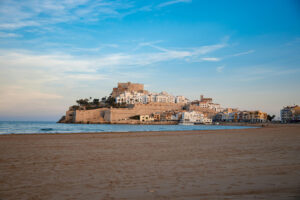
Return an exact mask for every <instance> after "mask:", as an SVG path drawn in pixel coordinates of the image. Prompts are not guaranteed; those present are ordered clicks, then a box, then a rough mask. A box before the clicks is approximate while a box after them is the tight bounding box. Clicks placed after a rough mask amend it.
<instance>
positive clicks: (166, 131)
mask: <svg viewBox="0 0 300 200" xmlns="http://www.w3.org/2000/svg"><path fill="white" fill-rule="evenodd" d="M122 125H123V124H122ZM124 125H125V124H124ZM128 125H130V124H128ZM203 126H206V125H203ZM208 126H212V125H208ZM214 126H225V125H214ZM227 126H237V125H227ZM240 127H243V128H238V129H234V128H233V129H208V130H205V129H204V130H203V129H200V130H162V131H119V132H118V131H112V132H109V131H102V132H84V131H83V132H62V133H59V132H57V133H43V132H40V133H3V134H0V137H1V136H4V135H66V134H117V133H120V134H126V133H170V132H176V133H177V132H178V133H180V132H181V133H189V132H190V133H196V132H199V131H201V132H203V131H222V130H244V129H252V128H264V127H265V126H263V127H262V126H257V125H253V126H246V125H241V126H240ZM244 127H245V128H244Z"/></svg>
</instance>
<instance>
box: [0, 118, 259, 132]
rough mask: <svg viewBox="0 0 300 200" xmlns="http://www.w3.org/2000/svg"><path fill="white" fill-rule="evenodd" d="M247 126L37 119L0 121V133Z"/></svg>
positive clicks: (205, 128) (179, 129) (166, 129)
mask: <svg viewBox="0 0 300 200" xmlns="http://www.w3.org/2000/svg"><path fill="white" fill-rule="evenodd" d="M245 128H254V127H249V126H221V125H126V124H60V123H56V122H45V121H43V122H38V121H26V122H25V121H0V135H3V134H32V133H36V134H43V133H83V132H138V131H186V130H219V129H245Z"/></svg>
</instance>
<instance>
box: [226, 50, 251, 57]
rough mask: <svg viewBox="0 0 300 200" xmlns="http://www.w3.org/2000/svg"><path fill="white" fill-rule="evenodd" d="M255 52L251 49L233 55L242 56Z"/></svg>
mask: <svg viewBox="0 0 300 200" xmlns="http://www.w3.org/2000/svg"><path fill="white" fill-rule="evenodd" d="M253 52H255V51H254V50H249V51H245V52H241V53H236V54H233V55H231V56H242V55H247V54H250V53H253Z"/></svg>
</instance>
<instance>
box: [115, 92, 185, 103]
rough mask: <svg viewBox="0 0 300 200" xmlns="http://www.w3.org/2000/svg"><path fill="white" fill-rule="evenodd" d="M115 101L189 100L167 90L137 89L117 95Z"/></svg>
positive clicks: (164, 101)
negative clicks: (153, 91)
mask: <svg viewBox="0 0 300 200" xmlns="http://www.w3.org/2000/svg"><path fill="white" fill-rule="evenodd" d="M115 102H116V103H118V104H136V103H143V104H147V103H150V102H157V103H188V102H189V100H188V99H187V98H185V97H184V96H173V95H170V94H168V93H167V92H160V93H143V92H137V91H131V92H128V91H125V92H123V93H121V94H119V95H118V96H117V97H115Z"/></svg>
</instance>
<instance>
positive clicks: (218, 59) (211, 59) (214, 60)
mask: <svg viewBox="0 0 300 200" xmlns="http://www.w3.org/2000/svg"><path fill="white" fill-rule="evenodd" d="M201 59H202V60H204V61H212V62H217V61H220V58H215V57H207V58H201Z"/></svg>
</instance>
